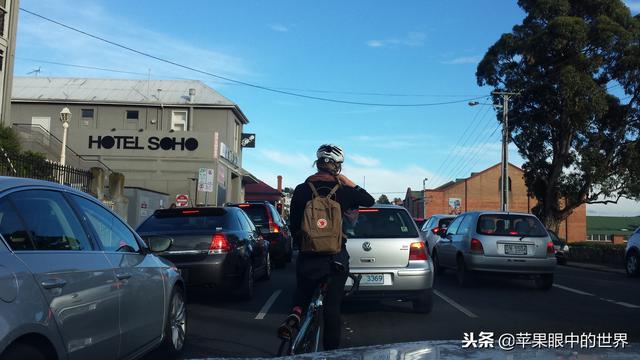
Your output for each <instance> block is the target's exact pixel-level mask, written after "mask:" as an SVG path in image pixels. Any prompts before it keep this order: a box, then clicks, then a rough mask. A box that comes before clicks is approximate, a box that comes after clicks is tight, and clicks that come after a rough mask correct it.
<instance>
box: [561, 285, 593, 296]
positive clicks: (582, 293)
mask: <svg viewBox="0 0 640 360" xmlns="http://www.w3.org/2000/svg"><path fill="white" fill-rule="evenodd" d="M553 287H557V288H558V289H562V290H567V291H571V292H572V293H576V294H580V295H587V296H595V295H593V294H591V293H588V292H584V291H580V290H577V289H572V288H570V287H567V286H563V285H560V284H553Z"/></svg>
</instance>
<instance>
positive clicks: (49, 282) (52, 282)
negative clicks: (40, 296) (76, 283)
mask: <svg viewBox="0 0 640 360" xmlns="http://www.w3.org/2000/svg"><path fill="white" fill-rule="evenodd" d="M40 285H42V287H43V288H45V289H48V290H49V289H58V288H61V287H63V286H65V285H67V282H66V281H64V280H62V279H57V278H54V279H45V280H42V282H41V283H40Z"/></svg>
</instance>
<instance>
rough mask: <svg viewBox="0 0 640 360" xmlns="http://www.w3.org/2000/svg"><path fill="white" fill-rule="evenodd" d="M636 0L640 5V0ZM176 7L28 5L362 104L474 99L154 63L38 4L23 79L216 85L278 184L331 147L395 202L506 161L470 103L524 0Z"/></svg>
mask: <svg viewBox="0 0 640 360" xmlns="http://www.w3.org/2000/svg"><path fill="white" fill-rule="evenodd" d="M627 3H628V5H629V6H630V7H631V8H632V10H633V11H634V12H637V11H640V2H639V1H635V0H634V1H629V2H627ZM175 4H176V3H175V2H168V1H150V0H144V1H124V0H116V1H101V0H86V1H71V0H60V1H55V2H53V1H37V0H22V1H21V7H23V8H25V9H27V10H30V11H33V12H36V13H39V14H42V15H45V16H47V17H50V18H52V19H55V20H58V21H61V22H64V23H66V24H68V25H71V26H74V27H78V28H80V29H82V30H85V31H87V32H90V33H93V34H96V35H101V36H104V37H106V38H108V39H110V40H114V41H117V42H120V43H124V44H126V45H128V46H131V47H133V48H136V49H139V50H142V51H145V52H148V53H151V54H154V55H157V56H161V57H165V58H167V59H170V60H172V61H175V62H178V63H182V64H185V65H189V66H192V67H195V68H199V69H202V70H206V71H209V72H212V73H216V74H219V75H222V76H226V77H230V78H233V79H238V80H242V81H246V82H251V83H256V84H261V85H265V86H270V87H275V88H282V89H295V90H288V91H292V92H297V93H301V94H305V95H312V96H321V97H327V98H334V99H342V100H348V101H356V102H370V103H393V104H409V103H414V104H415V103H438V102H446V101H461V102H460V103H457V104H450V105H441V106H425V107H401V108H398V107H394V108H392V107H378V106H359V105H349V104H336V103H331V102H321V101H314V100H308V99H302V98H298V97H291V96H285V95H281V94H274V93H269V92H265V91H262V90H258V89H253V88H248V87H244V86H239V85H235V84H231V83H228V82H226V81H220V80H216V79H214V78H211V77H206V76H203V75H201V74H197V73H193V72H190V71H188V70H183V69H180V68H176V67H174V66H171V65H168V64H163V63H160V62H158V61H156V60H152V59H148V58H144V57H141V56H138V55H135V54H132V53H129V52H126V51H125V50H122V49H118V48H115V47H113V46H110V45H108V44H104V43H101V42H98V41H96V40H94V39H91V38H88V37H85V36H82V35H80V34H77V33H74V32H71V31H69V30H65V29H63V28H60V27H58V26H56V25H54V24H50V23H46V22H43V21H42V20H41V19H38V18H36V17H34V16H32V15H29V14H27V13H24V12H22V13H21V14H20V22H19V29H18V45H17V55H16V56H17V61H16V66H15V74H16V75H18V76H24V75H26V74H27V73H29V72H31V71H32V70H34V69H36V68H40V70H41V72H40V75H41V76H77V77H124V78H146V75H144V74H146V73H147V72H148V71H150V73H151V77H153V78H163V79H164V78H191V79H199V80H202V81H204V82H206V83H207V84H209V85H210V86H211V87H213V88H214V89H216V90H218V91H220V92H221V93H222V94H224V95H225V96H226V97H228V98H230V99H231V100H233V101H234V102H236V103H237V104H239V105H240V107H241V108H242V110H243V111H244V112H245V114H246V115H247V116H248V118H249V119H250V121H251V123H250V124H249V126H247V127H246V128H245V131H246V132H255V133H256V134H257V147H256V148H255V149H247V150H245V152H244V160H243V162H244V163H243V167H244V168H246V169H247V170H249V171H251V172H252V173H254V174H255V175H257V176H258V177H260V178H261V179H263V180H265V181H266V182H267V183H270V184H272V185H275V178H276V176H277V175H283V176H284V182H285V185H287V186H293V185H295V184H297V183H299V182H301V181H302V180H304V178H305V177H306V176H307V175H308V174H309V173H310V172H311V170H312V169H311V164H312V162H313V159H314V153H315V149H316V148H317V146H318V145H319V144H321V143H327V142H330V143H336V144H339V145H341V146H343V148H344V149H345V150H346V152H347V162H346V164H345V174H346V175H347V176H350V177H352V178H353V179H354V180H355V181H356V182H358V183H359V184H361V185H364V184H363V183H365V182H366V187H367V188H368V189H369V190H370V191H371V192H375V193H382V192H385V193H387V195H388V196H389V197H390V198H393V197H404V192H405V191H406V189H407V187H409V186H410V187H412V188H413V189H420V188H422V179H424V178H425V177H427V178H429V179H430V180H429V182H428V184H427V187H434V186H437V185H439V184H441V183H443V182H446V181H448V180H449V179H452V178H455V177H466V176H468V175H469V173H470V172H472V171H478V170H482V169H484V168H486V167H488V166H490V165H493V164H495V163H498V162H499V161H500V145H499V132H500V131H495V132H494V130H495V128H496V126H497V125H498V122H497V120H496V118H495V113H494V112H493V110H492V109H491V107H489V106H477V107H469V106H468V105H467V104H466V102H465V101H463V100H465V99H469V98H474V97H478V96H486V95H487V94H488V93H489V91H490V89H487V88H479V87H478V86H477V84H476V80H475V69H476V64H477V62H478V61H479V60H480V58H481V57H482V55H483V54H484V52H485V51H486V49H487V48H488V47H489V46H490V45H491V44H493V43H494V42H495V41H496V40H497V39H498V37H499V36H500V34H502V33H504V32H508V31H510V29H511V27H512V26H513V25H515V24H517V23H519V22H520V21H521V20H522V18H523V16H524V13H523V12H522V11H521V9H519V8H518V7H517V5H516V2H515V1H506V0H498V1H491V0H484V1H477V0H475V1H474V0H459V1H404V2H402V3H401V5H399V4H398V3H397V2H382V1H377V2H376V1H364V0H362V1H349V2H345V1H335V0H334V1H322V2H320V1H297V0H287V1H251V2H249V1H224V2H223V1H203V0H201V1H191V2H189V6H186V4H185V5H181V6H175ZM172 5H173V6H172ZM44 61H49V62H61V63H69V64H78V65H87V66H94V67H101V68H109V69H115V70H121V71H129V72H134V73H139V74H140V75H136V74H122V73H115V72H105V71H98V70H89V69H80V68H74V67H65V66H60V65H54V64H48V63H45V62H44ZM309 90H320V91H323V92H318V91H309ZM324 91H326V92H324ZM354 93H369V94H368V95H365V94H354ZM371 93H378V94H385V95H384V96H380V95H372V94H371ZM467 129H468V130H467ZM462 135H464V136H462ZM461 136H462V137H461ZM510 156H511V160H512V162H514V163H515V164H517V165H520V164H521V163H522V159H521V158H520V157H519V156H518V155H517V152H516V151H515V149H514V148H512V149H511V150H510ZM376 195H379V194H376ZM638 208H639V207H638V205H637V204H633V203H630V202H629V203H625V204H622V205H619V206H615V207H612V206H609V207H606V208H604V207H601V206H600V207H591V208H590V212H591V213H602V214H605V213H621V214H629V215H631V214H633V215H637V213H638V212H640V211H637V209H638ZM634 210H636V211H634ZM634 212H635V213H634Z"/></svg>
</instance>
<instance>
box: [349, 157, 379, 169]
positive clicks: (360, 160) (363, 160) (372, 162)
mask: <svg viewBox="0 0 640 360" xmlns="http://www.w3.org/2000/svg"><path fill="white" fill-rule="evenodd" d="M348 160H352V161H353V162H354V163H356V164H358V165H361V166H366V167H372V166H378V165H380V160H378V159H376V158H373V157H368V156H361V155H358V154H353V155H351V156H348Z"/></svg>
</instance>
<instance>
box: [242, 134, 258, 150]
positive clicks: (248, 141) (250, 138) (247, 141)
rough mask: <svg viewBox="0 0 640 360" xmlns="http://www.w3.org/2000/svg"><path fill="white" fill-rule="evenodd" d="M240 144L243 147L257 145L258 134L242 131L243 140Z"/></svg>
mask: <svg viewBox="0 0 640 360" xmlns="http://www.w3.org/2000/svg"><path fill="white" fill-rule="evenodd" d="M240 146H242V147H243V148H254V147H256V134H247V133H242V140H241V141H240Z"/></svg>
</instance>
